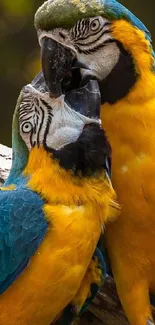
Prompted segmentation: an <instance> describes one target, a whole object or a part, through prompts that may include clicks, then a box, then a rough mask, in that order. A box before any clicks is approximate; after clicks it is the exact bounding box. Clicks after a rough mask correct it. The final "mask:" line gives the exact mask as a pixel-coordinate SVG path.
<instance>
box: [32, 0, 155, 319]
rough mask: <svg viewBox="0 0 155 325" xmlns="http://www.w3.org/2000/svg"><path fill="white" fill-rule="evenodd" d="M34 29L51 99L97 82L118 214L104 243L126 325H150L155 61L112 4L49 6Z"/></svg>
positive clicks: (131, 21)
mask: <svg viewBox="0 0 155 325" xmlns="http://www.w3.org/2000/svg"><path fill="white" fill-rule="evenodd" d="M35 26H36V29H37V32H38V38H39V42H40V46H41V57H42V67H43V72H44V76H45V80H46V84H47V87H48V89H49V90H50V93H51V96H53V97H55V98H56V97H58V96H60V94H61V93H63V94H67V93H68V92H70V90H71V89H72V90H74V89H78V88H79V87H81V86H82V85H85V84H86V83H87V82H88V81H89V80H90V79H92V78H93V79H95V80H97V81H98V84H99V88H100V93H101V119H102V124H103V127H104V129H105V132H106V134H107V136H108V139H109V142H110V144H111V147H112V184H113V186H114V189H115V190H116V194H117V196H118V200H119V203H120V205H121V207H122V209H121V215H120V217H119V218H117V219H116V220H115V221H114V222H113V223H109V224H108V225H107V227H106V232H105V237H106V246H107V249H108V254H109V259H110V263H111V267H112V272H113V275H114V278H115V281H116V285H117V289H118V293H119V296H120V299H121V302H122V304H123V307H124V309H125V312H126V314H127V316H128V319H129V321H130V324H131V325H146V323H147V324H148V323H149V322H150V323H151V320H152V314H151V306H150V300H149V291H150V292H151V293H155V255H154V251H155V214H154V211H155V185H154V184H155V141H154V139H155V127H154V126H155V56H154V51H153V48H152V45H151V35H150V33H149V31H148V30H147V28H146V27H145V26H144V24H143V23H142V22H141V21H140V20H139V19H138V18H137V17H135V16H134V15H133V14H132V13H131V12H130V11H129V10H127V9H126V8H125V7H124V6H122V5H121V4H120V3H119V2H117V1H116V0H63V1H61V0H48V1H46V2H45V3H44V4H43V5H42V6H41V7H40V8H39V9H38V11H37V13H36V16H35Z"/></svg>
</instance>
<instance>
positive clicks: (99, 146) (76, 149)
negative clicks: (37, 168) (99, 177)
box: [48, 124, 111, 176]
mask: <svg viewBox="0 0 155 325" xmlns="http://www.w3.org/2000/svg"><path fill="white" fill-rule="evenodd" d="M48 151H50V152H52V153H53V156H54V158H56V159H58V160H59V164H60V166H61V167H63V168H65V169H66V170H72V171H73V173H74V174H77V175H82V176H91V175H93V174H94V173H95V172H98V171H100V170H101V169H106V170H107V172H109V170H108V166H107V159H108V158H109V157H110V155H111V148H110V145H109V143H108V141H107V138H106V135H105V133H104V131H103V129H102V128H101V127H100V126H99V125H97V124H89V125H87V126H86V127H85V128H84V130H83V132H82V134H81V136H80V137H79V139H78V140H77V141H76V142H74V143H70V144H68V145H66V146H65V147H64V148H62V149H60V150H51V149H48Z"/></svg>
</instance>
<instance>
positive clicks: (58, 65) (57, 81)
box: [41, 37, 86, 98]
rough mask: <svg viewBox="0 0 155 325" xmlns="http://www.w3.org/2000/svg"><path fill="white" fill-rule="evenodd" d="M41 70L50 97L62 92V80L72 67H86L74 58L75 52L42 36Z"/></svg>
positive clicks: (68, 74) (57, 95) (69, 73)
mask: <svg viewBox="0 0 155 325" xmlns="http://www.w3.org/2000/svg"><path fill="white" fill-rule="evenodd" d="M41 59H42V70H43V74H44V78H45V82H46V85H47V87H48V89H49V91H50V95H51V97H54V98H57V97H59V96H60V95H61V94H62V85H61V83H62V80H63V79H64V78H65V77H67V76H70V75H71V73H72V72H71V70H72V69H74V68H86V66H85V65H84V64H82V63H80V62H78V61H77V59H76V53H75V52H74V51H73V50H72V49H70V48H67V47H65V46H63V45H62V44H60V43H58V42H57V41H55V40H53V39H51V38H48V37H44V38H43V39H42V46H41Z"/></svg>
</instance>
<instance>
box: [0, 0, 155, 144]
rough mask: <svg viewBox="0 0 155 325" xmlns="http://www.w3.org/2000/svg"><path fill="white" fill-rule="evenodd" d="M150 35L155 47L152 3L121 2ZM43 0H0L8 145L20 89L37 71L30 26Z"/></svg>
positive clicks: (1, 115) (1, 112) (1, 116)
mask: <svg viewBox="0 0 155 325" xmlns="http://www.w3.org/2000/svg"><path fill="white" fill-rule="evenodd" d="M120 2H121V3H123V4H124V5H125V6H126V7H128V8H129V9H130V10H131V11H133V12H134V13H135V14H136V16H138V17H139V18H140V19H141V20H142V21H143V22H144V23H145V24H146V26H147V27H148V29H149V30H150V31H151V33H152V38H153V45H154V47H155V26H154V25H155V23H154V13H155V0H147V1H146V0H121V1H120ZM42 3H43V0H0V99H1V106H0V107H1V108H0V143H2V144H5V145H8V146H11V123H12V114H13V111H14V107H15V104H16V100H17V97H18V94H19V92H20V89H21V88H22V86H23V85H25V84H26V83H28V82H30V81H31V80H32V79H33V77H34V76H35V74H36V73H37V72H39V70H40V62H39V45H38V42H37V36H36V31H35V29H34V25H33V17H34V13H35V11H36V9H37V8H38V7H39V6H40V4H42Z"/></svg>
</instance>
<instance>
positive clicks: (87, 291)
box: [72, 258, 103, 315]
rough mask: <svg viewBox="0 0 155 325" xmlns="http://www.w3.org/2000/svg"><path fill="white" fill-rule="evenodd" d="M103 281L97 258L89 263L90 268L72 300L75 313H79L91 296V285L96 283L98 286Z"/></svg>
mask: <svg viewBox="0 0 155 325" xmlns="http://www.w3.org/2000/svg"><path fill="white" fill-rule="evenodd" d="M102 282H103V276H102V271H101V269H100V268H99V264H98V259H97V258H95V259H94V260H92V261H91V263H90V264H89V267H88V270H87V272H86V274H85V277H84V279H83V281H82V283H81V286H80V288H79V290H78V292H77V294H76V296H75V297H74V299H73V301H72V306H73V311H74V315H75V314H76V315H78V314H79V312H80V310H81V308H82V307H83V305H84V303H85V301H86V300H87V299H88V298H90V297H91V285H92V284H96V285H97V286H98V287H100V286H101V284H102Z"/></svg>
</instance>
